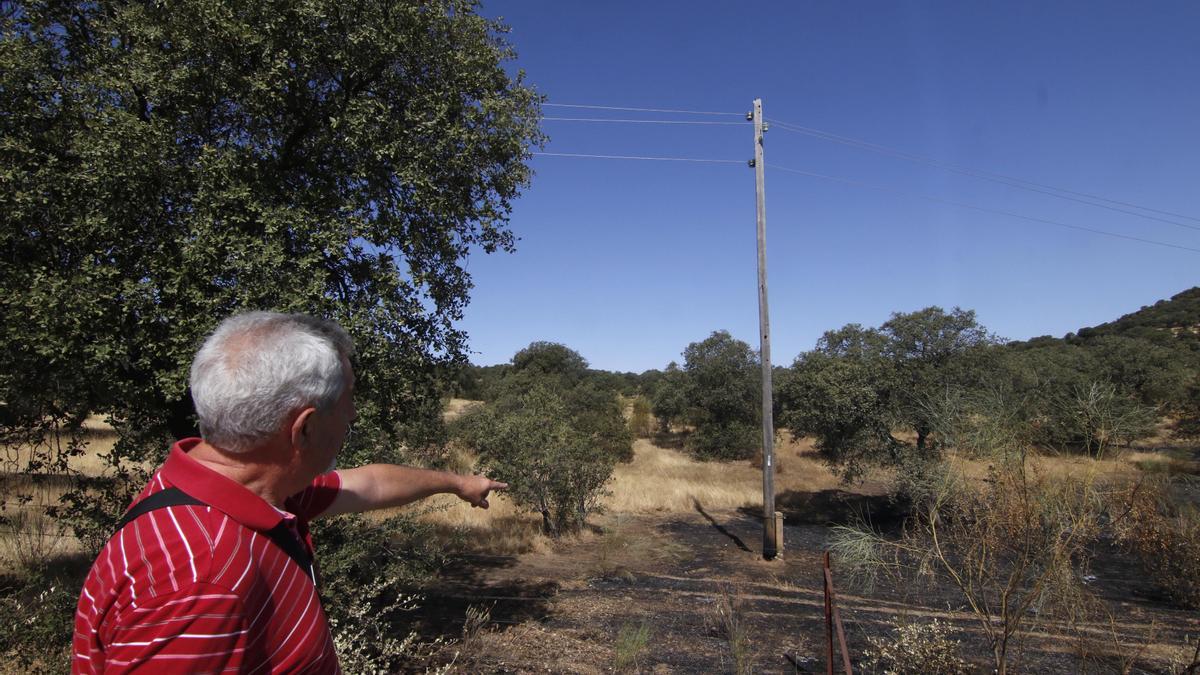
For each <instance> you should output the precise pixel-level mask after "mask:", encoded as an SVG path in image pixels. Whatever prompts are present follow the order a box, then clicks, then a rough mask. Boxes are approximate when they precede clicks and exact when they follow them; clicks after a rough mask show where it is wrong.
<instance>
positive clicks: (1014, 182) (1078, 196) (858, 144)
mask: <svg viewBox="0 0 1200 675" xmlns="http://www.w3.org/2000/svg"><path fill="white" fill-rule="evenodd" d="M770 121H771V123H772V124H775V125H776V126H778V127H779V128H781V129H784V130H785V131H791V132H793V133H798V134H804V135H806V136H812V137H814V138H818V139H821V140H825V141H830V142H833V143H841V144H842V145H848V146H851V147H855V148H859V149H861V150H868V151H870V152H876V153H879V154H882V155H888V156H891V157H898V158H900V159H905V160H908V161H911V162H917V163H919V164H926V165H930V166H934V167H937V168H940V169H944V170H946V171H951V172H954V173H958V174H962V175H965V176H971V177H973V178H979V179H982V180H988V181H992V182H994V183H1000V184H1001V185H1007V186H1009V187H1014V188H1018V189H1021V190H1028V191H1030V192H1037V193H1039V194H1044V195H1049V196H1051V197H1057V198H1059V199H1065V200H1067V201H1072V202H1077V203H1080V204H1087V205H1088V206H1095V207H1098V208H1102V209H1108V210H1110V211H1116V212H1117V213H1124V214H1126V215H1131V216H1136V217H1138V218H1145V219H1147V220H1154V221H1158V222H1161V223H1167V224H1169V225H1177V226H1179V227H1185V228H1187V229H1190V230H1200V226H1196V225H1189V224H1187V223H1181V222H1178V221H1175V220H1168V219H1166V218H1159V217H1157V216H1152V215H1148V214H1145V213H1138V212H1137V211H1130V210H1129V209H1124V208H1118V207H1116V206H1110V205H1109V204H1118V205H1120V206H1126V207H1130V208H1133V209H1139V210H1141V211H1149V212H1152V213H1160V214H1163V215H1168V216H1173V217H1175V218H1184V219H1187V220H1195V221H1197V222H1200V218H1194V217H1192V216H1188V215H1184V214H1181V213H1172V212H1171V211H1163V210H1160V209H1153V208H1150V207H1148V206H1139V205H1137V204H1132V203H1130V202H1123V201H1120V200H1116V199H1109V198H1107V197H1100V196H1098V195H1091V194H1088V193H1085V192H1075V191H1073V190H1067V189H1065V188H1059V187H1054V186H1052V185H1045V184H1042V183H1035V182H1033V181H1028V180H1025V179H1022V178H1015V177H1013V176H1006V175H1004V174H998V173H993V172H990V171H983V170H981V169H972V168H970V167H966V166H961V165H958V164H952V163H950V162H944V161H941V160H938V159H934V158H932V157H925V156H923V155H916V154H913V153H909V152H905V151H903V150H897V149H896V148H890V147H888V146H886V145H879V144H878V143H871V142H869V141H864V140H861V139H857V138H851V137H848V136H839V135H837V134H831V133H829V132H826V131H821V130H820V129H813V128H811V127H803V126H800V125H796V124H791V123H788V122H783V121H780V120H774V119H772V120H770ZM1070 195H1075V196H1070ZM1093 200H1094V201H1093ZM1097 202H1107V204H1101V203H1097Z"/></svg>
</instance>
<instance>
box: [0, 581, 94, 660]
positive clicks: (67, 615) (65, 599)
mask: <svg viewBox="0 0 1200 675" xmlns="http://www.w3.org/2000/svg"><path fill="white" fill-rule="evenodd" d="M82 585H83V584H82V581H81V580H76V579H73V578H64V577H61V576H57V577H56V576H52V575H50V574H49V573H47V572H45V571H39V572H33V573H30V574H29V575H28V576H26V577H24V578H23V579H22V580H20V581H18V582H17V583H15V585H13V586H11V587H9V588H6V589H4V590H3V591H0V612H3V614H4V617H5V621H3V622H0V655H2V656H3V658H4V659H5V662H6V666H7V668H11V670H9V671H8V672H55V671H58V670H60V669H61V668H62V664H66V663H69V662H70V652H71V635H72V632H71V631H72V625H73V623H74V619H75V603H76V601H77V600H78V598H79V587H80V586H82Z"/></svg>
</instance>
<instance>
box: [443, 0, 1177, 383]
mask: <svg viewBox="0 0 1200 675" xmlns="http://www.w3.org/2000/svg"><path fill="white" fill-rule="evenodd" d="M482 12H483V13H484V14H485V15H488V16H492V17H497V16H499V17H503V19H504V20H505V22H506V23H508V25H509V26H510V27H511V29H512V32H511V33H510V35H509V39H510V41H511V42H512V44H513V46H514V47H515V48H516V50H517V52H518V58H517V60H516V61H515V62H514V63H512V64H511V66H512V67H513V68H521V69H524V71H525V73H526V77H527V81H528V82H529V84H531V85H532V86H534V87H535V88H536V89H537V90H538V91H539V92H540V93H542V94H544V95H546V96H547V97H548V101H549V102H550V103H562V104H585V105H602V106H618V107H622V106H623V107H639V108H669V109H681V110H694V111H714V112H730V113H739V112H740V113H744V112H745V111H747V110H749V109H750V108H751V105H752V101H753V99H755V98H761V99H763V106H764V111H765V115H766V117H767V118H768V119H774V120H779V121H781V122H785V123H788V124H791V125H798V126H802V127H807V128H813V129H818V130H820V131H823V132H827V133H831V134H837V135H840V136H844V137H851V138H855V139H862V140H864V141H869V142H871V143H875V144H879V145H883V146H887V147H889V148H894V149H897V150H900V151H903V152H907V153H911V154H916V155H921V156H924V157H928V158H932V159H936V160H939V161H942V162H947V163H952V164H956V165H961V166H965V167H970V168H972V169H979V170H984V171H990V172H994V173H998V174H1003V175H1006V176H1012V177H1016V178H1020V179H1023V180H1026V181H1032V182H1035V183H1039V184H1044V185H1049V186H1054V187H1059V188H1066V189H1069V190H1074V191H1077V192H1082V193H1088V194H1092V195H1098V196H1102V197H1106V198H1108V199H1112V200H1119V201H1122V202H1127V203H1130V204H1136V205H1139V206H1145V207H1151V208H1154V209H1158V210H1161V211H1167V212H1171V213H1173V214H1178V215H1170V216H1168V215H1163V214H1161V213H1148V214H1147V215H1153V216H1155V217H1158V218H1162V219H1165V220H1171V221H1175V222H1176V223H1179V224H1171V223H1165V222H1160V221H1155V220H1150V219H1146V218H1142V217H1138V216H1136V215H1130V214H1125V213H1118V212H1114V211H1112V210H1107V209H1101V208H1096V207H1093V206H1088V205H1085V204H1080V203H1075V202H1071V201H1067V200H1064V199H1059V198H1055V197H1052V196H1048V195H1044V194H1039V193H1035V192H1031V191H1027V190H1021V189H1016V188H1014V187H1011V186H1008V185H1002V184H998V183H995V182H989V181H984V180H979V179H976V178H972V177H969V176H964V175H961V174H957V173H953V172H949V171H945V170H942V169H939V168H936V167H934V166H930V165H928V164H923V163H917V162H911V161H906V160H903V159H900V158H897V157H893V156H888V155H885V154H880V153H876V152H869V151H865V150H862V149H860V148H856V147H850V146H847V145H844V144H838V143H833V142H830V141H827V140H821V139H818V138H814V137H812V136H809V135H804V134H800V133H794V132H791V131H788V130H786V129H785V128H783V127H780V126H778V125H776V126H775V127H774V128H772V129H771V130H770V131H769V132H768V133H767V136H766V143H765V153H766V163H767V172H766V204H767V241H768V272H769V287H770V303H771V306H770V312H771V328H772V347H771V351H772V360H773V361H774V362H775V363H776V364H781V365H787V364H790V363H791V362H792V360H793V359H794V358H795V357H796V355H797V354H799V353H800V352H802V351H804V350H807V349H811V348H812V347H813V345H814V344H815V342H816V340H817V338H818V337H820V335H821V333H822V332H824V331H825V330H829V329H832V328H837V327H840V326H842V325H844V324H846V323H851V322H857V323H862V324H865V325H872V326H875V325H879V324H880V323H882V322H883V321H886V320H887V318H888V316H889V315H890V313H892V312H896V311H912V310H916V309H919V308H922V307H926V306H929V305H940V306H942V307H945V308H950V307H953V306H960V307H964V308H969V309H974V310H975V311H976V312H977V314H978V318H979V320H980V322H981V323H983V324H984V325H985V326H987V327H988V328H989V329H990V330H992V331H993V332H995V333H997V334H999V335H1001V336H1003V337H1006V338H1010V339H1025V338H1029V337H1032V336H1036V335H1045V334H1049V335H1056V336H1061V335H1062V334H1064V333H1066V332H1068V331H1073V330H1077V329H1078V328H1080V327H1081V326H1087V325H1094V324H1097V323H1101V322H1104V321H1108V320H1111V319H1114V318H1116V317H1118V316H1120V315H1121V314H1124V313H1127V312H1130V311H1133V310H1136V309H1138V308H1139V307H1140V306H1142V305H1146V304H1151V303H1153V302H1154V301H1156V300H1159V299H1162V298H1166V297H1169V296H1171V295H1173V294H1175V293H1178V292H1179V291H1182V290H1184V289H1186V288H1189V287H1191V286H1194V285H1197V284H1198V283H1200V278H1198V275H1197V273H1196V271H1197V270H1198V269H1200V253H1198V252H1195V251H1186V250H1180V249H1173V248H1167V247H1162V246H1156V245H1151V244H1146V243H1141V242H1136V241H1131V240H1128V239H1120V238H1115V237H1108V236H1103V235H1098V234H1092V233H1089V232H1083V231H1078V230H1072V229H1067V228H1064V227H1059V226H1055V225H1051V224H1047V223H1037V222H1030V221H1027V220H1020V219H1016V218H1012V217H1008V216H1004V215H998V214H994V213H985V212H981V211H975V210H969V209H965V208H961V207H958V206H952V205H949V204H945V203H940V202H935V201H931V200H928V199H923V198H921V197H917V196H915V195H923V196H926V197H932V198H936V199H941V200H946V201H952V202H961V203H966V204H971V205H974V206H978V207H983V208H987V209H993V210H999V211H1009V212H1013V213H1019V214H1022V215H1026V216H1030V217H1033V218H1040V219H1045V220H1051V221H1056V222H1060V223H1065V224H1071V225H1077V226H1080V227H1086V228H1091V229H1097V230H1104V231H1108V232H1113V233H1117V234H1123V235H1126V236H1130V237H1137V238H1141V239H1150V240H1154V241H1160V242H1166V243H1170V244H1175V245H1177V246H1183V247H1190V248H1193V249H1200V220H1197V219H1198V218H1200V189H1198V186H1200V86H1198V85H1200V43H1198V42H1197V40H1196V35H1198V34H1200V3H1195V2H1155V3H1128V2H1052V3H1047V2H994V3H982V2H819V3H818V2H762V3H757V4H743V3H731V2H652V3H646V2H636V3H635V2H624V1H620V2H604V3H598V2H589V3H578V2H550V1H520V2H517V1H512V2H492V3H485V4H484V6H483V8H482ZM543 113H544V114H545V115H546V116H547V117H582V118H599V117H608V118H620V119H655V120H672V121H682V120H691V121H713V122H716V121H721V122H735V123H737V124H730V125H668V124H625V123H610V124H601V123H582V122H566V121H554V120H546V121H545V122H544V125H543V127H544V129H545V131H546V132H547V133H548V134H549V136H550V139H551V140H550V142H549V143H548V144H547V146H546V147H545V148H544V150H545V151H546V152H560V153H583V154H609V155H638V156H658V157H689V158H704V159H732V160H743V161H744V160H746V159H749V158H750V157H752V156H753V145H752V128H751V125H750V123H748V122H745V121H744V120H741V119H739V118H738V117H736V116H732V115H729V116H705V115H690V114H682V113H645V112H632V111H626V112H620V111H603V110H593V109H572V108H557V107H546V108H545V109H544V110H543ZM533 167H534V169H535V171H536V175H535V177H534V179H533V183H532V185H531V186H530V187H529V189H528V190H527V191H526V192H525V194H524V195H523V196H522V197H521V199H520V200H519V201H517V202H516V204H515V208H514V211H513V214H512V220H511V226H512V229H513V231H514V232H515V233H516V235H517V236H519V237H520V238H521V240H520V242H519V243H518V248H517V252H516V253H515V254H512V255H506V254H495V255H490V256H485V255H482V254H478V255H473V256H472V257H471V259H470V261H469V269H470V271H471V273H472V275H473V278H474V281H475V284H476V287H475V289H474V291H473V293H472V302H471V304H470V305H469V306H468V308H467V312H466V317H465V319H464V320H463V322H462V323H461V324H460V325H461V327H462V328H464V329H465V330H466V331H467V332H468V333H469V335H470V346H471V349H472V351H473V354H472V355H471V357H472V361H473V362H474V363H477V364H481V365H487V364H494V363H502V362H506V361H508V360H509V359H510V358H511V356H512V355H513V353H514V352H515V351H517V350H518V349H520V348H522V347H524V346H525V345H527V344H528V343H529V342H531V341H533V340H550V341H555V342H561V343H563V344H566V345H568V346H569V347H571V348H573V349H575V350H577V351H578V352H580V353H581V354H582V355H583V356H584V357H585V358H587V359H588V361H589V362H590V363H591V364H592V366H593V367H596V368H603V369H607V370H621V371H638V372H640V371H642V370H645V369H648V368H662V367H664V366H665V365H666V364H667V363H668V362H669V361H671V360H680V361H681V360H682V359H681V356H680V353H681V352H682V351H683V349H684V347H686V345H687V344H688V343H690V342H694V341H697V340H700V339H703V338H704V337H706V336H707V335H708V334H709V333H711V332H712V331H714V330H718V329H726V330H729V331H730V332H731V333H732V334H733V335H734V336H736V337H738V338H741V339H743V340H746V341H748V342H750V343H751V344H753V345H754V346H755V347H757V340H758V338H757V322H758V318H757V317H758V307H757V296H756V286H755V284H756V267H755V265H756V252H755V236H754V233H755V229H754V227H755V221H754V217H755V212H754V174H753V171H752V170H751V169H749V168H748V167H747V166H745V165H744V164H718V163H682V162H657V161H627V160H603V159H579V158H563V157H550V156H539V157H536V158H535V159H534V161H533ZM785 168H786V169H796V170H800V171H807V172H812V173H819V174H824V175H828V176H834V177H838V178H843V179H848V180H852V181H858V182H860V183H866V184H870V185H873V186H878V187H881V188H886V189H887V190H890V191H883V190H877V189H870V188H865V187H862V186H860V185H849V184H845V183H838V182H831V181H827V180H822V179H817V178H813V177H809V176H804V175H799V174H796V173H791V172H788V171H785V170H784V169H785ZM1118 208H1123V209H1126V210H1133V211H1137V212H1138V213H1147V212H1144V211H1140V210H1138V209H1135V208H1131V207H1125V206H1119V207H1118ZM1184 216H1186V217H1184ZM1180 224H1182V225H1186V226H1188V227H1182V226H1181V225H1180Z"/></svg>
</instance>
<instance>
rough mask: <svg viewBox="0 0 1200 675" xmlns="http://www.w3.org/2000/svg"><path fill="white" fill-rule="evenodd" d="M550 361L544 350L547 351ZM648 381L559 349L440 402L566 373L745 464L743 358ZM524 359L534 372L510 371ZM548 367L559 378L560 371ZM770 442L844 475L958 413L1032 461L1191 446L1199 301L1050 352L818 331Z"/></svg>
mask: <svg viewBox="0 0 1200 675" xmlns="http://www.w3.org/2000/svg"><path fill="white" fill-rule="evenodd" d="M549 347H553V348H549ZM682 356H683V360H682V363H681V364H680V363H676V362H672V363H670V364H668V365H667V366H666V368H664V369H662V370H658V369H654V370H648V371H645V372H643V373H614V372H608V371H604V370H596V369H590V368H588V367H587V362H586V361H585V360H584V359H583V357H582V356H580V355H579V354H578V353H577V352H575V351H573V350H571V349H570V348H568V347H566V346H563V345H555V344H553V343H534V344H533V345H530V348H527V349H526V350H522V352H520V353H519V354H518V355H517V356H516V357H514V361H513V363H509V364H502V365H495V366H482V367H481V366H473V365H471V366H467V367H466V368H464V369H462V370H461V371H458V372H457V373H456V374H455V376H454V378H453V381H452V383H451V384H450V390H451V391H450V393H451V394H452V395H454V396H458V397H462V398H469V399H476V400H493V399H495V398H496V397H497V395H499V393H500V392H502V391H506V390H509V387H508V386H507V384H511V383H506V380H508V379H510V378H511V377H513V375H514V373H516V372H519V371H525V373H526V375H528V373H529V372H531V371H537V372H555V371H558V370H561V369H563V368H567V369H569V370H571V371H572V372H573V373H575V374H576V376H577V377H579V378H580V379H581V380H585V381H587V382H588V383H589V385H590V386H591V387H594V388H596V389H598V390H602V391H608V392H611V393H613V394H619V395H621V396H625V397H628V398H637V397H641V399H642V400H643V401H648V402H649V403H650V404H651V406H652V409H653V412H654V414H655V416H656V417H657V419H658V422H659V425H660V427H659V431H660V432H669V431H672V430H673V431H675V432H686V433H685V435H686V436H687V441H686V442H687V445H688V447H689V448H690V449H691V450H693V451H694V452H695V453H696V454H697V455H700V456H703V457H708V458H745V457H750V456H753V454H755V453H756V452H757V451H758V447H759V441H758V428H759V426H760V425H761V421H760V415H759V393H758V392H759V377H760V374H759V365H758V354H757V351H756V350H755V349H754V348H752V347H751V346H750V345H748V344H747V343H745V342H743V341H741V340H737V339H734V338H733V337H732V336H730V334H729V333H728V332H725V331H716V332H714V333H712V334H711V335H709V336H708V337H707V338H704V339H701V340H699V341H697V342H693V343H691V344H689V345H688V346H687V347H686V348H685V349H684V350H683V353H682ZM522 358H524V359H526V360H528V359H531V358H536V359H540V360H541V361H544V362H537V363H525V362H522V361H520V359H522ZM560 361H561V363H560ZM774 379H775V385H776V386H775V400H774V401H773V404H774V413H775V414H774V419H775V423H776V427H777V428H778V429H784V430H788V431H791V432H792V433H794V434H797V435H809V436H814V437H816V439H817V442H818V448H819V449H820V450H821V451H822V452H823V453H825V454H826V456H827V458H828V459H830V460H831V461H833V462H834V463H835V464H837V465H839V466H840V467H841V468H842V469H843V470H845V471H846V472H847V473H848V474H854V473H855V472H857V471H858V470H859V469H861V468H862V467H863V466H864V464H865V463H870V462H872V461H875V460H878V459H880V458H884V459H886V458H888V457H897V456H899V454H901V453H902V452H904V451H905V448H909V449H911V450H915V451H917V452H929V451H932V450H936V448H937V447H939V446H942V445H945V444H946V443H948V442H951V441H960V440H961V439H959V438H956V435H961V434H962V433H964V429H963V425H964V423H965V420H966V419H968V418H969V417H970V415H971V411H978V410H980V409H981V408H986V410H987V411H988V414H989V416H991V415H993V414H995V413H996V411H997V410H1001V409H1002V410H1004V411H1005V414H1009V415H1013V416H1018V417H1021V418H1022V419H1024V420H1026V421H1027V422H1028V424H1027V425H1026V428H1028V429H1029V430H1030V431H1029V433H1031V434H1032V435H1033V436H1034V438H1032V439H1031V440H1032V441H1033V442H1035V443H1036V444H1039V445H1043V446H1053V447H1057V448H1074V449H1079V450H1084V451H1088V452H1092V453H1096V452H1101V451H1103V450H1104V448H1106V447H1108V446H1111V445H1113V444H1123V443H1128V442H1130V441H1132V440H1135V439H1137V438H1140V437H1144V436H1146V435H1148V434H1150V433H1151V432H1152V431H1153V430H1154V429H1155V427H1156V424H1157V423H1158V422H1159V421H1161V420H1163V419H1164V418H1165V419H1168V420H1170V422H1171V423H1172V425H1173V426H1172V428H1173V430H1174V432H1175V433H1177V434H1181V435H1194V434H1196V433H1198V432H1200V421H1198V418H1200V287H1198V288H1192V289H1189V290H1187V291H1184V292H1182V293H1180V294H1178V295H1176V296H1174V297H1173V298H1171V299H1170V300H1163V301H1160V302H1158V303H1156V304H1154V305H1153V306H1149V307H1143V308H1142V309H1141V310H1139V311H1137V312H1133V313H1131V314H1128V315H1126V316H1123V317H1121V318H1119V319H1117V320H1115V321H1113V322H1110V323H1106V324H1102V325H1099V326H1095V327H1090V328H1081V329H1080V330H1079V331H1077V332H1073V333H1068V334H1067V335H1065V336H1064V337H1062V338H1054V337H1050V336H1043V337H1037V338H1033V339H1031V340H1027V341H1022V342H1008V341H1005V340H1003V339H1002V338H1000V337H998V336H995V335H993V334H992V333H990V332H988V331H987V329H986V328H985V327H984V326H982V325H980V324H979V323H978V321H977V320H976V317H975V314H974V312H973V311H970V310H963V309H959V308H954V309H953V310H951V311H948V312H947V311H945V310H943V309H942V308H939V307H929V308H925V309H922V310H918V311H915V312H910V313H896V314H893V315H892V317H891V318H890V319H889V320H888V321H886V322H885V323H883V324H882V325H880V326H878V327H864V326H861V325H858V324H849V325H846V326H843V327H841V328H839V329H836V330H830V331H827V332H826V333H825V334H824V335H823V336H822V337H821V339H820V340H819V341H818V342H817V345H816V346H815V348H814V349H812V350H809V351H806V352H803V353H801V354H799V355H798V356H797V357H796V358H795V360H794V361H793V362H792V364H791V366H788V367H784V366H777V367H776V368H775V376H774Z"/></svg>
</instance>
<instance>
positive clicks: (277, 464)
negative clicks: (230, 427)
mask: <svg viewBox="0 0 1200 675" xmlns="http://www.w3.org/2000/svg"><path fill="white" fill-rule="evenodd" d="M287 450H288V449H287V448H283V447H281V446H279V444H277V443H267V444H265V445H262V446H259V447H257V448H253V449H251V450H247V451H245V452H239V453H232V452H227V451H224V450H221V449H219V448H217V447H214V446H212V445H209V443H208V442H207V441H201V442H200V443H199V444H197V445H196V447H194V448H192V450H191V451H190V452H189V453H188V456H189V457H191V458H192V459H194V460H195V461H196V462H198V463H200V464H201V465H203V466H204V467H205V468H207V469H210V470H212V471H214V472H216V473H219V474H221V475H222V476H225V477H226V478H228V479H230V480H232V481H233V482H235V483H238V484H239V485H241V486H242V487H244V488H246V489H247V490H249V491H250V492H253V493H254V494H256V495H258V496H259V497H261V498H262V499H263V501H265V502H267V503H268V504H270V505H271V506H274V507H275V508H276V509H279V510H281V511H282V510H285V509H284V506H283V503H284V500H286V499H287V498H288V497H290V496H292V495H293V494H295V493H296V492H299V491H300V490H301V489H303V487H304V486H303V485H300V486H296V485H292V483H293V482H294V480H293V479H292V476H294V474H295V470H294V468H292V467H290V466H289V462H288V459H289V457H290V454H291V453H290V452H288V451H287Z"/></svg>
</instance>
